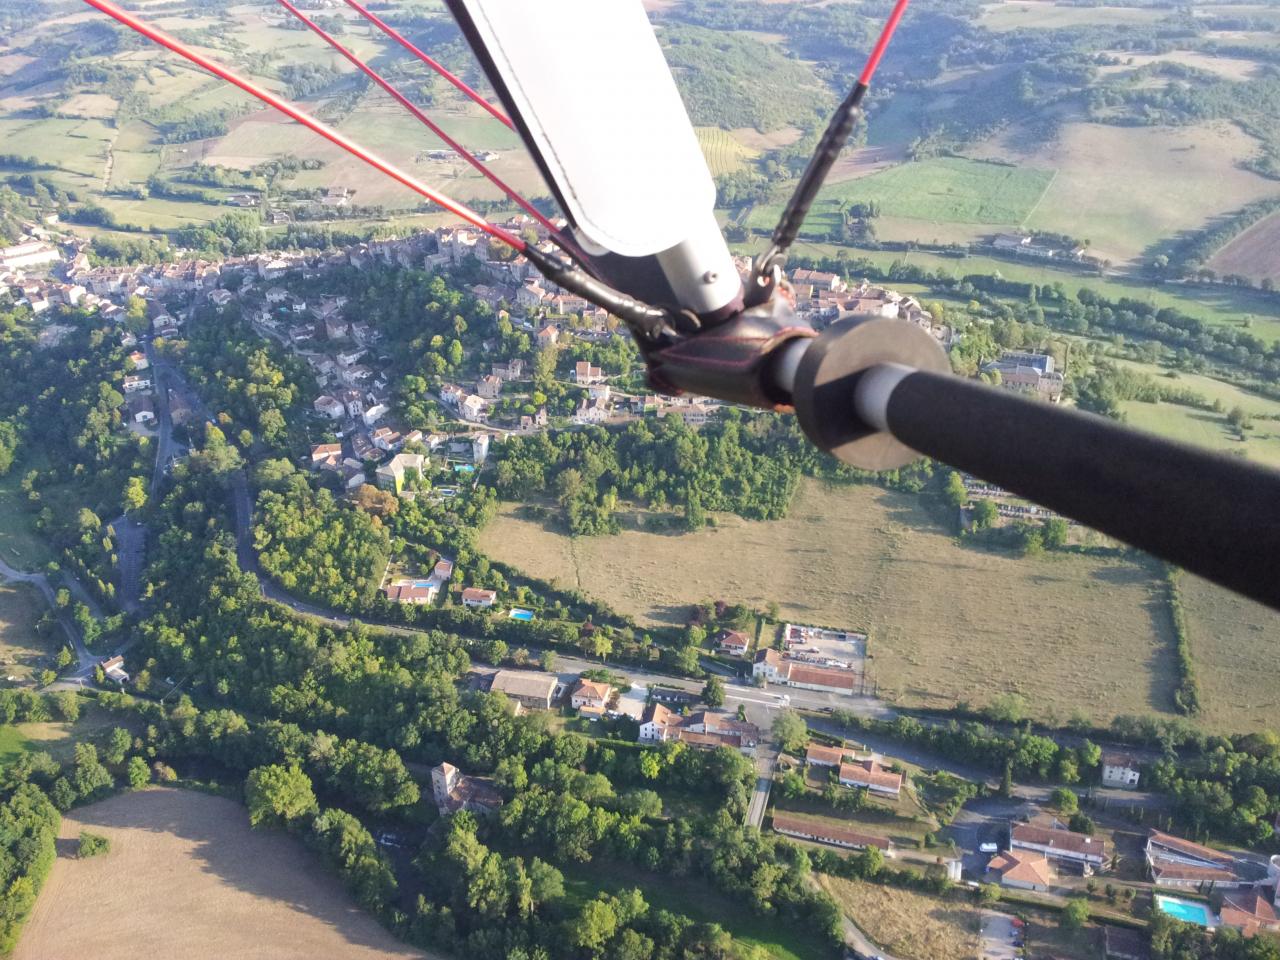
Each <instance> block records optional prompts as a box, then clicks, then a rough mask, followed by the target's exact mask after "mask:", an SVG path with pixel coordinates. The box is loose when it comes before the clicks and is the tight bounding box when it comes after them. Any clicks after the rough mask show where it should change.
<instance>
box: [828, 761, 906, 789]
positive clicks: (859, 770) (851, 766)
mask: <svg viewBox="0 0 1280 960" xmlns="http://www.w3.org/2000/svg"><path fill="white" fill-rule="evenodd" d="M840 779H841V780H848V781H850V782H851V783H862V784H866V785H867V786H869V787H881V788H883V789H886V790H895V791H896V790H901V789H902V774H900V773H891V772H889V771H888V770H885V769H884V768H883V767H881V766H880V764H878V763H876V762H875V761H874V760H867V761H865V762H863V763H842V764H840Z"/></svg>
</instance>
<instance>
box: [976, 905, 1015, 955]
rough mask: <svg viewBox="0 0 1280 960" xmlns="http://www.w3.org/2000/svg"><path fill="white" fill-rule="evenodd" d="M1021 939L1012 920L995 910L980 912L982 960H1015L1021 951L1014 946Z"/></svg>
mask: <svg viewBox="0 0 1280 960" xmlns="http://www.w3.org/2000/svg"><path fill="white" fill-rule="evenodd" d="M1021 941H1022V937H1021V936H1019V934H1018V929H1017V927H1016V926H1015V925H1014V918H1013V917H1011V916H1009V915H1008V914H1007V913H998V912H997V911H995V910H983V911H982V935H981V942H982V956H983V958H984V960H1016V958H1017V957H1018V956H1019V955H1020V954H1021V952H1022V951H1021V950H1020V949H1019V948H1018V947H1015V946H1014V944H1015V943H1018V942H1021Z"/></svg>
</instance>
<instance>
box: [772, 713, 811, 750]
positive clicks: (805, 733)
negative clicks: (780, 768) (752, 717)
mask: <svg viewBox="0 0 1280 960" xmlns="http://www.w3.org/2000/svg"><path fill="white" fill-rule="evenodd" d="M773 735H774V737H775V738H777V741H778V746H779V747H781V748H782V749H783V750H784V751H785V752H787V753H791V754H799V753H800V752H801V751H803V750H804V748H805V746H806V745H807V744H808V742H809V725H808V724H807V723H805V722H804V717H802V716H800V714H798V713H796V712H795V711H794V710H782V711H780V712H779V713H778V715H777V716H776V717H774V720H773Z"/></svg>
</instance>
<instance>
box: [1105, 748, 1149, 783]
mask: <svg viewBox="0 0 1280 960" xmlns="http://www.w3.org/2000/svg"><path fill="white" fill-rule="evenodd" d="M1141 777H1142V770H1141V768H1140V766H1139V764H1138V761H1137V760H1135V759H1134V758H1133V757H1131V756H1129V755H1127V754H1123V753H1104V754H1103V755H1102V785H1103V786H1104V787H1121V788H1123V789H1125V790H1133V789H1135V788H1136V787H1137V786H1138V780H1139V779H1140V778H1141Z"/></svg>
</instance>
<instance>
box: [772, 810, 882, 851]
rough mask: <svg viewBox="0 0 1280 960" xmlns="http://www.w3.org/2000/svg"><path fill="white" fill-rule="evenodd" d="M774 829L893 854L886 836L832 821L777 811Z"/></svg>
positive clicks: (821, 841)
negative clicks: (800, 816) (850, 827)
mask: <svg viewBox="0 0 1280 960" xmlns="http://www.w3.org/2000/svg"><path fill="white" fill-rule="evenodd" d="M773 829H774V831H775V832H777V833H781V834H784V835H785V836H788V837H798V838H799V839H801V840H812V841H814V842H815V843H829V844H831V845H832V846H835V847H847V848H850V849H853V850H862V849H865V848H866V847H877V848H879V849H880V850H881V851H882V852H883V853H884V854H885V855H886V856H890V857H891V856H893V844H891V843H890V842H889V840H887V839H886V838H884V837H877V836H874V835H872V834H870V833H861V832H859V831H857V830H850V829H848V828H847V827H841V826H837V825H836V824H832V823H821V822H819V821H816V820H802V819H801V818H799V817H792V816H788V815H787V814H784V813H775V814H774V815H773Z"/></svg>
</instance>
